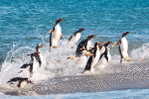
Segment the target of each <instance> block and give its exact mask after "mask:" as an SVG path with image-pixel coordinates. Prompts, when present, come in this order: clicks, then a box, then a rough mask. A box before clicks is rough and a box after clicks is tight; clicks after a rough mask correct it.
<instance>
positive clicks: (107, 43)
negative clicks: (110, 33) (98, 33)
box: [104, 41, 112, 47]
mask: <svg viewBox="0 0 149 99" xmlns="http://www.w3.org/2000/svg"><path fill="white" fill-rule="evenodd" d="M111 44H112V41H108V42H105V44H104V46H106V47H107V46H108V45H111Z"/></svg>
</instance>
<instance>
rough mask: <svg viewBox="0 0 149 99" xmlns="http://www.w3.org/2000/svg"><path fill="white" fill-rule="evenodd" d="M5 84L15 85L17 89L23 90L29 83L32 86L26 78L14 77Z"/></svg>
mask: <svg viewBox="0 0 149 99" xmlns="http://www.w3.org/2000/svg"><path fill="white" fill-rule="evenodd" d="M7 83H10V84H14V83H17V87H18V88H23V87H24V86H25V85H27V84H29V83H31V84H33V83H32V81H31V80H29V79H28V78H23V77H14V78H12V79H10V80H9V81H8V82H7Z"/></svg>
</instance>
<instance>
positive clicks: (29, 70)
mask: <svg viewBox="0 0 149 99" xmlns="http://www.w3.org/2000/svg"><path fill="white" fill-rule="evenodd" d="M20 68H21V71H20V72H19V73H21V72H23V71H24V69H27V68H28V73H29V77H31V76H32V74H33V63H28V64H23V65H22V66H21V67H20Z"/></svg>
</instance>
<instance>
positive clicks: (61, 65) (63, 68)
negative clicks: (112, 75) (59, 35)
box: [0, 40, 149, 83]
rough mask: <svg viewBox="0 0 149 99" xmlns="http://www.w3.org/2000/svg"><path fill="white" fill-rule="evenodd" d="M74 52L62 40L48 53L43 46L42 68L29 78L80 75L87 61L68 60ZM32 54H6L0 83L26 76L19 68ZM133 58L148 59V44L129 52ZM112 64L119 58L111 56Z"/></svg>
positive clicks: (25, 51)
mask: <svg viewBox="0 0 149 99" xmlns="http://www.w3.org/2000/svg"><path fill="white" fill-rule="evenodd" d="M75 50H76V46H75V47H74V48H70V47H69V45H68V43H67V40H63V41H62V43H61V46H60V47H59V48H56V49H54V48H53V49H51V50H50V51H49V48H48V44H44V47H43V48H42V49H41V55H42V57H41V58H42V59H41V60H42V64H43V65H42V66H41V68H39V70H38V72H36V73H34V75H33V77H32V78H31V79H32V80H33V81H40V80H46V79H48V78H52V77H58V76H65V75H76V74H78V73H81V72H82V71H83V69H84V67H85V64H86V61H87V59H85V58H84V57H82V58H81V59H74V60H69V59H67V57H68V56H73V55H74V52H75ZM32 52H34V48H30V47H26V46H25V47H19V48H17V49H15V48H13V49H12V50H11V51H10V52H9V53H8V54H7V57H6V59H5V61H4V63H3V64H2V69H1V72H0V83H6V82H7V81H8V80H9V79H10V78H12V77H18V76H26V74H25V73H24V74H23V73H21V74H20V73H19V71H20V66H21V65H23V64H25V63H29V61H30V57H29V56H27V54H29V53H32ZM131 56H132V57H133V58H136V59H138V58H148V57H149V43H147V44H143V45H142V46H141V47H140V48H138V49H135V50H133V51H132V52H131ZM112 57H113V58H112V61H113V62H119V60H120V59H119V56H118V55H114V56H112Z"/></svg>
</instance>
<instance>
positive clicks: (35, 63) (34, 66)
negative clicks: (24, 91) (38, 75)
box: [19, 44, 43, 77]
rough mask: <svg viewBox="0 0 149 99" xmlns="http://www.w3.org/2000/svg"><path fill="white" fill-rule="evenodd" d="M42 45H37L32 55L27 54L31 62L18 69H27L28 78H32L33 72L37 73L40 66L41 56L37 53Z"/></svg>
mask: <svg viewBox="0 0 149 99" xmlns="http://www.w3.org/2000/svg"><path fill="white" fill-rule="evenodd" d="M42 47H43V45H40V44H37V46H36V48H35V49H36V51H35V52H34V53H31V54H28V56H30V57H31V60H30V62H29V63H26V64H23V65H22V66H21V67H20V68H21V69H23V70H24V69H27V68H28V72H29V75H30V77H31V76H32V74H33V72H35V71H37V70H38V68H39V67H41V65H42V60H41V59H42V57H41V56H42V55H41V53H40V51H39V48H42ZM23 70H21V71H20V72H19V73H21V72H22V71H23Z"/></svg>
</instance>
